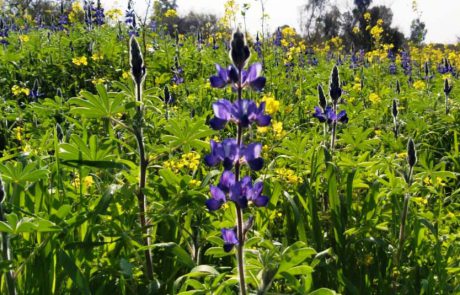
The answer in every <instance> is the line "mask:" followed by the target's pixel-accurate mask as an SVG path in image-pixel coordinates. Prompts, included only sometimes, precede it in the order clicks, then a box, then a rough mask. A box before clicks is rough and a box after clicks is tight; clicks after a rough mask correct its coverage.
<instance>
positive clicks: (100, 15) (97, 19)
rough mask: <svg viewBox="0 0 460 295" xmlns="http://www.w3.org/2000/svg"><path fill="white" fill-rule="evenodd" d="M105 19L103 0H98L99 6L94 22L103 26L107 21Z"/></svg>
mask: <svg viewBox="0 0 460 295" xmlns="http://www.w3.org/2000/svg"><path fill="white" fill-rule="evenodd" d="M104 19H105V14H104V8H103V7H102V5H101V1H100V0H98V1H97V7H96V9H95V10H94V22H95V23H96V24H97V25H98V26H102V25H103V24H104V22H105V20H104Z"/></svg>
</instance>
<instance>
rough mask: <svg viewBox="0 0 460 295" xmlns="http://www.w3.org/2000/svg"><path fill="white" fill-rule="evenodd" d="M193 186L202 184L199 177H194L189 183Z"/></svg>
mask: <svg viewBox="0 0 460 295" xmlns="http://www.w3.org/2000/svg"><path fill="white" fill-rule="evenodd" d="M188 184H189V185H190V186H191V187H199V186H200V185H201V181H200V180H197V179H192V180H190V182H189V183H188Z"/></svg>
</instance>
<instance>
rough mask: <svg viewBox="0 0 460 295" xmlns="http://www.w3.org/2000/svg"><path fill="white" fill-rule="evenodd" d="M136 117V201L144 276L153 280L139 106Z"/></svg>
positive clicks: (146, 164) (139, 91)
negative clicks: (137, 175) (137, 150)
mask: <svg viewBox="0 0 460 295" xmlns="http://www.w3.org/2000/svg"><path fill="white" fill-rule="evenodd" d="M136 86H137V89H136V98H137V101H138V102H141V96H142V89H141V85H140V84H137V85H136ZM136 110H137V116H136V120H138V122H137V123H136V126H135V127H134V135H135V137H136V141H137V146H138V149H139V190H138V191H137V201H138V205H139V220H140V223H141V230H142V235H143V238H142V240H143V243H144V246H146V247H147V249H145V250H144V255H145V274H146V276H147V279H149V280H153V264H152V255H151V253H150V237H149V230H148V223H147V219H146V216H145V215H146V211H147V199H146V197H145V194H144V190H145V186H146V182H147V166H148V161H147V158H146V154H145V144H144V130H143V128H142V125H143V115H144V114H143V113H144V110H143V108H142V106H141V105H139V106H137V108H136Z"/></svg>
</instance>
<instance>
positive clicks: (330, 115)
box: [313, 106, 348, 124]
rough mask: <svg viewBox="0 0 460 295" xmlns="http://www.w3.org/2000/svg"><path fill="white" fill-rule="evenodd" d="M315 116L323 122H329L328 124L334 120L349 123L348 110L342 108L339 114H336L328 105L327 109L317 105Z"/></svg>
mask: <svg viewBox="0 0 460 295" xmlns="http://www.w3.org/2000/svg"><path fill="white" fill-rule="evenodd" d="M313 117H315V118H317V119H318V120H319V121H320V122H321V123H324V122H327V123H328V124H331V123H333V122H341V123H348V116H347V112H345V111H344V110H342V111H340V112H339V113H338V114H336V113H335V112H334V110H333V109H332V107H331V106H327V107H326V109H325V110H323V109H322V108H321V107H318V106H316V107H315V113H314V114H313Z"/></svg>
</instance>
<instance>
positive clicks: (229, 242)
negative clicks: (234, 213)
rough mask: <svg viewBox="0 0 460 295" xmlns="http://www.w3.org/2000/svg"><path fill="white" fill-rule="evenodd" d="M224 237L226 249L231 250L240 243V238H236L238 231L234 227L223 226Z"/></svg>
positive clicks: (226, 250)
mask: <svg viewBox="0 0 460 295" xmlns="http://www.w3.org/2000/svg"><path fill="white" fill-rule="evenodd" d="M221 232H222V239H223V240H224V251H225V252H230V251H231V250H232V249H233V246H235V245H238V239H237V238H236V232H235V229H234V228H223V229H222V230H221Z"/></svg>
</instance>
